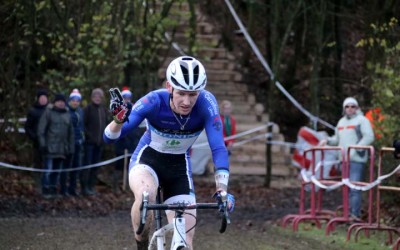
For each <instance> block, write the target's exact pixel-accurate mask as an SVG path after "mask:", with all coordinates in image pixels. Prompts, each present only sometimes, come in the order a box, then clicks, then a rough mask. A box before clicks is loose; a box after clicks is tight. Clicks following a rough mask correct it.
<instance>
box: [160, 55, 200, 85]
mask: <svg viewBox="0 0 400 250" xmlns="http://www.w3.org/2000/svg"><path fill="white" fill-rule="evenodd" d="M167 80H168V81H169V83H170V84H171V85H172V87H174V88H175V89H180V90H186V91H198V90H202V89H204V88H205V87H206V85H207V76H206V70H205V69H204V66H203V64H201V62H199V61H198V60H197V59H195V58H193V57H190V56H181V57H178V58H176V59H174V60H173V61H172V62H171V63H170V64H169V65H168V68H167Z"/></svg>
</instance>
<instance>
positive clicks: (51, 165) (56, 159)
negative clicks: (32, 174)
mask: <svg viewBox="0 0 400 250" xmlns="http://www.w3.org/2000/svg"><path fill="white" fill-rule="evenodd" d="M65 102H66V101H65V96H64V95H63V94H56V95H55V97H54V101H53V104H49V105H48V107H47V108H46V110H45V112H44V113H43V115H42V116H41V118H40V121H39V126H38V139H39V148H40V151H41V153H42V155H43V158H44V159H45V169H46V170H57V169H62V168H63V166H64V165H65V160H66V158H67V156H69V155H71V154H73V153H74V149H75V147H74V146H75V141H74V128H73V126H72V122H71V117H70V114H69V113H68V109H67V108H66V103H65ZM58 178H59V172H46V173H43V175H42V193H43V196H44V197H45V198H52V197H54V196H56V195H57V181H58Z"/></svg>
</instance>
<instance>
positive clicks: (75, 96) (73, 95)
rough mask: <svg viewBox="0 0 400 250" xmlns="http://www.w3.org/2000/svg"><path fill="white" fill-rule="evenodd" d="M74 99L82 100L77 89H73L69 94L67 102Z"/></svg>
mask: <svg viewBox="0 0 400 250" xmlns="http://www.w3.org/2000/svg"><path fill="white" fill-rule="evenodd" d="M72 99H75V100H77V101H80V100H82V96H81V93H79V90H78V89H73V90H72V92H71V94H69V100H72Z"/></svg>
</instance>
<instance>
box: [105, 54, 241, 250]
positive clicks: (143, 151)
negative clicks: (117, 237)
mask: <svg viewBox="0 0 400 250" xmlns="http://www.w3.org/2000/svg"><path fill="white" fill-rule="evenodd" d="M166 77H167V81H166V88H165V89H159V90H155V91H151V92H150V93H148V94H147V95H145V96H144V97H142V98H141V99H140V100H139V101H138V102H136V103H135V105H134V106H133V107H132V106H131V105H130V104H129V103H125V102H123V101H121V99H120V98H115V97H114V98H112V99H111V103H110V110H111V112H112V113H113V118H114V121H112V122H111V123H110V124H109V125H108V126H107V127H106V129H105V130H104V141H105V142H107V143H110V142H112V141H115V140H117V139H118V138H120V137H123V136H124V135H126V134H127V133H130V132H131V131H133V130H134V129H135V128H136V127H138V125H139V124H140V123H141V122H142V121H143V120H144V119H146V122H147V130H146V132H145V133H144V134H143V136H142V138H141V139H140V142H139V145H138V146H137V148H136V149H135V152H134V153H133V155H132V157H131V160H130V163H129V186H130V188H131V190H132V192H133V194H134V196H135V201H134V203H133V206H132V211H131V216H132V224H133V229H134V231H135V232H136V230H137V228H138V225H139V216H140V205H141V203H142V193H143V191H147V192H148V193H149V201H150V202H155V200H156V195H157V188H158V187H159V186H160V187H161V188H162V191H163V193H162V194H163V201H164V203H166V204H174V203H178V202H179V203H182V202H184V203H189V204H192V203H196V198H195V193H194V187H193V179H192V170H191V165H190V160H189V150H190V147H191V146H192V144H193V143H194V142H195V140H196V139H197V137H198V136H199V135H200V133H201V131H202V130H203V129H205V130H206V132H207V136H208V139H209V144H210V148H211V150H212V156H213V162H214V165H215V181H216V193H215V196H217V195H218V193H219V192H221V191H227V188H228V179H229V161H228V151H227V149H226V147H225V144H224V139H223V133H222V122H221V118H220V115H219V110H218V103H217V101H216V99H215V97H214V95H213V94H211V93H210V92H209V91H207V90H205V89H204V88H205V87H206V84H207V76H206V71H205V69H204V66H203V65H202V64H201V63H200V62H199V61H198V60H197V59H195V58H193V57H189V56H182V57H178V58H176V59H174V60H173V61H172V62H171V63H170V64H169V66H168V68H167V72H166ZM234 201H235V200H234V197H233V196H232V195H231V194H228V206H229V208H230V212H232V211H233V208H234ZM187 212H188V213H191V214H192V215H193V216H190V215H187V214H186V215H185V220H186V231H187V230H189V229H191V228H193V227H194V225H195V217H194V216H196V210H188V211H187ZM166 214H167V218H168V221H169V222H171V221H172V219H173V217H174V212H172V211H167V212H166ZM149 219H150V218H149ZM149 225H151V221H149V223H146V228H145V229H144V231H143V233H141V234H140V235H137V234H135V238H136V242H137V245H138V249H147V247H148V240H149ZM193 236H194V230H191V231H189V232H188V233H187V234H186V243H187V244H188V246H189V248H190V249H192V241H193Z"/></svg>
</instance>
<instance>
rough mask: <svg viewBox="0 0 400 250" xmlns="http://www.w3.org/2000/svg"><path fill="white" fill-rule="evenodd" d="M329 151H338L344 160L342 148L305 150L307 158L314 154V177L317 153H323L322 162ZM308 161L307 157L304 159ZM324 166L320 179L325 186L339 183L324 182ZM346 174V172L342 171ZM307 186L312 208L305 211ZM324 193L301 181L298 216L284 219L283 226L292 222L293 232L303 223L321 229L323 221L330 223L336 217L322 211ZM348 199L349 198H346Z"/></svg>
mask: <svg viewBox="0 0 400 250" xmlns="http://www.w3.org/2000/svg"><path fill="white" fill-rule="evenodd" d="M327 150H338V151H340V152H341V154H342V159H344V150H343V148H342V147H313V148H311V149H308V150H305V151H304V156H306V154H307V153H312V160H311V162H312V164H311V171H312V175H315V172H316V169H315V167H316V161H315V152H316V151H321V162H323V160H324V151H327ZM304 159H306V157H304ZM344 165H345V164H344ZM323 167H324V166H323V165H322V166H321V170H320V179H319V181H320V182H321V183H323V184H327V185H328V184H334V183H337V182H338V181H336V182H335V181H333V180H324V179H323V172H324V171H323ZM342 172H344V173H345V172H346V171H342ZM307 185H310V189H311V191H310V208H309V209H308V210H305V187H306V186H307ZM323 192H324V190H323V189H322V188H320V189H319V190H318V191H316V190H315V184H314V183H312V182H311V183H310V182H305V181H304V180H301V189H300V202H299V213H298V214H289V215H286V216H285V217H283V219H282V222H281V226H282V227H286V225H287V224H288V223H290V222H292V223H293V230H294V231H297V230H298V225H299V223H300V222H302V221H313V222H314V223H315V224H316V226H317V227H318V228H321V223H320V221H321V220H324V221H328V220H330V219H331V218H332V216H334V215H336V212H335V211H329V210H324V209H322V198H323ZM346 195H348V194H345V193H343V196H346ZM346 197H347V196H346ZM345 200H346V204H343V205H344V206H346V207H347V206H348V203H347V200H348V199H347V198H346V199H344V198H343V201H345Z"/></svg>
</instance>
